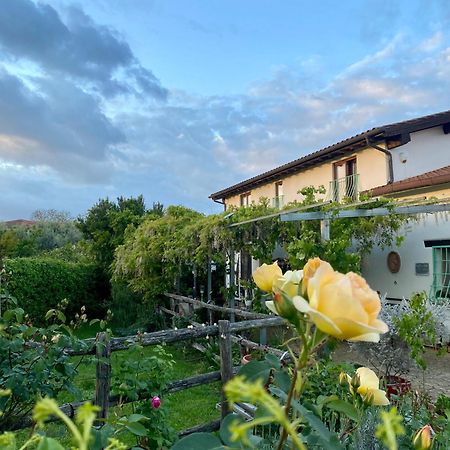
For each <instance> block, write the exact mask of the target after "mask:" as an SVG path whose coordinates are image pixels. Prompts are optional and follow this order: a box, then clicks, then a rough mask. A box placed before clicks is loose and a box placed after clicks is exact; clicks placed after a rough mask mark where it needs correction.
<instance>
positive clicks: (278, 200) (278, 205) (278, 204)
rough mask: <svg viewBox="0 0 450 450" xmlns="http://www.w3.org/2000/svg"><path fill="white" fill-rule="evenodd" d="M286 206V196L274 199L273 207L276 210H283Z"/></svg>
mask: <svg viewBox="0 0 450 450" xmlns="http://www.w3.org/2000/svg"><path fill="white" fill-rule="evenodd" d="M283 206H284V195H279V196H278V197H273V198H272V207H273V208H276V209H281V208H282V207H283Z"/></svg>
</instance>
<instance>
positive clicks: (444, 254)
mask: <svg viewBox="0 0 450 450" xmlns="http://www.w3.org/2000/svg"><path fill="white" fill-rule="evenodd" d="M431 297H432V298H435V299H437V300H438V299H442V298H446V299H448V298H450V246H447V245H446V246H442V247H433V287H432V295H431Z"/></svg>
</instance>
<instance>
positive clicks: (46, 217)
mask: <svg viewBox="0 0 450 450" xmlns="http://www.w3.org/2000/svg"><path fill="white" fill-rule="evenodd" d="M31 220H35V221H36V222H69V221H70V220H71V218H70V213H69V212H68V211H57V210H56V209H37V210H36V211H34V212H33V213H32V214H31Z"/></svg>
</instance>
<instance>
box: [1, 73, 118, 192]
mask: <svg viewBox="0 0 450 450" xmlns="http://www.w3.org/2000/svg"><path fill="white" fill-rule="evenodd" d="M36 83H38V84H39V86H40V89H39V91H38V92H36V91H34V90H31V89H29V88H28V87H27V86H26V85H25V84H24V83H23V82H22V81H21V80H20V79H19V78H18V77H15V76H14V75H11V74H9V73H8V72H6V71H4V70H3V71H2V70H0V106H1V107H0V137H1V138H0V158H1V159H2V160H4V161H10V162H14V163H17V164H21V165H24V166H47V167H50V168H52V169H54V170H55V171H57V172H59V173H60V174H62V175H63V176H64V177H65V178H70V179H72V180H74V181H76V182H78V183H80V182H81V183H85V182H92V181H93V180H96V181H98V180H99V177H100V178H101V179H103V180H104V179H106V178H107V173H108V171H107V170H105V169H106V168H107V167H108V153H109V151H110V148H111V147H112V146H114V145H116V144H119V143H120V142H123V141H124V140H125V136H124V135H123V134H122V132H121V131H120V130H119V129H118V128H117V127H115V126H114V125H113V124H112V122H111V121H110V120H109V119H108V118H107V117H106V116H105V115H104V114H103V113H102V112H101V110H100V106H99V102H98V101H97V100H96V99H95V98H94V97H93V96H91V95H90V94H87V93H85V92H83V91H82V90H81V89H80V88H78V87H76V86H75V85H73V84H71V83H68V82H66V81H64V80H56V79H51V80H47V79H40V80H37V81H36Z"/></svg>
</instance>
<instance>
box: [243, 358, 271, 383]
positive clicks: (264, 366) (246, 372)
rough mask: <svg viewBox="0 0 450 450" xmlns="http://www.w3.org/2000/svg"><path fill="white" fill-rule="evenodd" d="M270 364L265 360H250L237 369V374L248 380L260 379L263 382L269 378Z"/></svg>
mask: <svg viewBox="0 0 450 450" xmlns="http://www.w3.org/2000/svg"><path fill="white" fill-rule="evenodd" d="M271 368H272V367H271V365H270V364H269V363H268V362H267V361H250V362H249V363H248V364H246V365H245V366H242V367H241V368H240V369H239V372H238V373H239V375H242V376H244V377H245V378H246V379H247V380H248V381H256V380H257V379H261V380H262V382H263V383H265V382H266V381H267V379H268V378H269V374H270V370H271Z"/></svg>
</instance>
